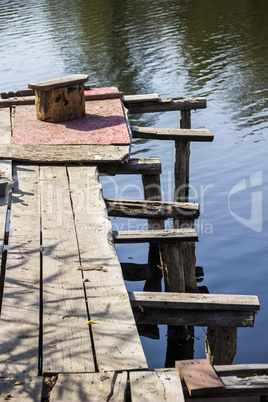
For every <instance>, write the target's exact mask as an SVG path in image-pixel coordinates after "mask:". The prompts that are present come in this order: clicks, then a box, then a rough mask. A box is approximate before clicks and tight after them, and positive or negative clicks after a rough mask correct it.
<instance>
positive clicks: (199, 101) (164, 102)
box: [124, 98, 206, 114]
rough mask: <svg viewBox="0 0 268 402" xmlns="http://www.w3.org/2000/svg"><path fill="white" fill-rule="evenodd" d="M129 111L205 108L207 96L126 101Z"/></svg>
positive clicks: (144, 111) (146, 111)
mask: <svg viewBox="0 0 268 402" xmlns="http://www.w3.org/2000/svg"><path fill="white" fill-rule="evenodd" d="M124 104H125V106H126V108H127V109H128V111H129V113H131V114H134V113H154V112H169V111H170V112H171V111H175V110H192V109H205V108H206V98H193V99H177V98H174V99H173V98H168V99H159V101H158V102H156V101H152V102H149V101H146V102H136V103H134V102H131V103H128V102H124Z"/></svg>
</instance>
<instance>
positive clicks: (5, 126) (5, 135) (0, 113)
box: [0, 107, 11, 145]
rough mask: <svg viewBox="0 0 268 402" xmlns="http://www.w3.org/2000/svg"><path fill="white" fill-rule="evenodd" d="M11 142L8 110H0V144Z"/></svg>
mask: <svg viewBox="0 0 268 402" xmlns="http://www.w3.org/2000/svg"><path fill="white" fill-rule="evenodd" d="M10 141H11V124H10V108H9V107H7V108H4V109H0V144H1V145H4V144H10Z"/></svg>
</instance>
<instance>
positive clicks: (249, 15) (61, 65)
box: [0, 0, 268, 368]
mask: <svg viewBox="0 0 268 402" xmlns="http://www.w3.org/2000/svg"><path fill="white" fill-rule="evenodd" d="M267 26H268V3H267V1H266V0H254V1H253V0H236V1H235V2H234V1H232V0H217V1H215V0H202V1H201V0H195V1H190V0H150V1H149V0H143V1H138V0H128V1H125V0H98V1H97V0H75V1H72V0H68V1H67V0H58V1H52V0H50V1H49V0H38V1H37V0H31V1H25V0H19V1H18V0H12V1H9V0H8V1H7V0H0V60H1V62H0V91H1V92H3V91H8V90H19V89H25V88H27V84H28V83H29V82H32V81H38V80H42V79H48V78H54V77H57V76H61V75H66V74H73V73H86V74H88V75H89V83H90V85H91V86H92V87H94V86H95V87H99V86H117V87H118V88H119V90H121V91H123V92H124V94H142V93H155V92H157V93H159V95H160V96H161V97H166V96H183V97H200V96H205V97H206V98H207V109H205V110H200V111H196V112H193V113H192V127H193V128H207V129H209V130H211V131H212V132H213V134H214V135H215V139H214V142H213V143H192V144H191V167H190V185H191V190H190V195H191V200H192V201H195V202H200V204H201V216H200V219H199V221H198V222H197V224H196V229H197V231H198V234H199V243H198V244H197V245H196V257H197V265H199V266H202V267H203V268H204V279H203V282H202V283H201V284H202V285H203V286H206V287H207V288H208V290H209V292H210V293H221V294H225V293H228V294H229V293H230V294H255V295H258V297H259V300H260V304H261V311H260V313H259V314H258V315H257V316H256V322H255V326H254V328H242V329H238V350H237V354H236V357H235V360H234V363H267V361H268V335H267V333H268V320H267V314H268V313H267V310H268V292H267V285H268V273H267V272H268V266H267V254H268V220H267V218H268V208H267V199H268V166H267V152H268V143H267V136H268V121H267V120H268V119H267V117H268V116H267V115H268V69H267V66H268V47H267V43H268V30H267ZM131 124H135V125H147V126H157V127H171V128H177V127H178V125H179V114H178V113H176V112H169V113H159V114H149V115H142V116H138V115H136V116H132V117H131ZM173 152H174V144H173V142H171V141H166V142H163V141H162V142H161V141H153V140H148V141H146V140H134V141H133V146H132V156H133V157H134V156H135V157H160V158H161V161H162V165H163V174H162V187H163V198H164V199H165V200H167V201H171V200H172V199H173V164H174V157H173ZM102 184H103V187H104V195H105V196H110V197H118V198H137V199H138V198H142V186H141V180H140V178H139V177H131V178H129V177H124V176H122V177H118V178H116V179H114V178H111V179H110V178H102ZM112 222H113V225H114V227H115V228H120V229H121V228H122V227H123V228H125V229H127V228H129V229H134V228H141V227H142V225H143V224H144V223H143V222H141V221H127V222H125V221H124V220H123V219H121V220H120V219H113V221H112ZM117 250H118V255H119V258H120V261H121V262H135V263H145V262H146V259H147V252H148V246H146V245H144V246H143V245H142V246H141V245H139V246H137V245H132V246H126V245H121V246H120V247H118V248H117ZM143 284H144V283H143V282H127V287H128V289H129V290H140V289H142V288H143ZM205 331H206V328H197V329H196V334H195V336H196V339H195V357H196V358H202V357H204V356H205V352H204V337H205ZM142 342H143V345H144V349H145V352H146V356H147V359H148V363H149V366H150V367H151V368H153V367H163V366H164V362H165V348H166V327H165V326H161V327H160V340H151V339H148V338H145V337H142Z"/></svg>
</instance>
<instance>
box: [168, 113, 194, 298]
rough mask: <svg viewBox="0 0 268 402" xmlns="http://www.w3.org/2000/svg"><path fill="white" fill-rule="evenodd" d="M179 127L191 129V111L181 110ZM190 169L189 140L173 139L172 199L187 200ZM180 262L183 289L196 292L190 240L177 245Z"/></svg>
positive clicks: (177, 225) (181, 223)
mask: <svg viewBox="0 0 268 402" xmlns="http://www.w3.org/2000/svg"><path fill="white" fill-rule="evenodd" d="M180 127H181V128H187V129H191V111H190V110H182V111H181V119H180ZM189 170H190V142H189V141H178V140H176V141H175V168H174V171H175V193H174V201H181V202H188V198H189ZM188 227H189V228H193V227H194V221H184V220H178V219H175V220H174V228H188ZM179 248H180V253H181V263H182V267H183V271H184V280H185V291H186V292H192V293H196V292H198V289H197V283H196V276H195V263H196V258H195V244H194V243H191V242H187V243H181V244H180V245H179Z"/></svg>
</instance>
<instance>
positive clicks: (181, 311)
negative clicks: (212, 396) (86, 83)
mask: <svg viewBox="0 0 268 402" xmlns="http://www.w3.org/2000/svg"><path fill="white" fill-rule="evenodd" d="M14 95H15V96H16V94H11V95H9V96H14ZM17 95H18V94H17ZM22 95H23V96H25V98H23V100H24V102H22V98H18V99H19V102H17V100H16V99H12V100H10V99H8V100H5V99H4V98H5V96H2V99H3V100H2V101H0V106H1V102H2V109H0V131H1V136H0V143H1V147H0V159H1V160H0V171H1V177H2V178H4V177H5V178H7V179H9V180H10V181H11V180H12V181H13V183H12V186H9V189H8V190H7V193H6V196H5V197H0V242H1V245H3V250H2V265H1V281H0V295H1V306H0V308H1V322H0V397H1V398H2V399H4V398H5V399H11V400H14V401H21V400H32V401H41V400H42V398H43V400H45V396H46V395H45V393H44V391H45V386H48V388H50V390H51V393H50V400H51V401H53V400H54V401H86V400H88V401H124V400H129V401H133V402H140V401H155V400H157V401H172V402H173V401H178V402H181V401H184V398H185V397H189V395H188V394H187V390H185V389H183V386H182V383H181V379H180V375H179V372H178V371H177V370H176V369H175V368H167V369H156V370H153V371H149V370H148V366H147V362H146V357H145V355H144V351H143V349H142V345H141V342H140V337H139V334H138V330H137V326H136V322H143V323H148V322H149V323H151V324H155V323H165V324H174V325H185V324H187V325H202V326H203V325H204V326H227V327H237V326H242V327H243V326H253V325H254V319H255V313H256V311H257V310H258V309H259V302H258V298H257V297H256V296H236V297H232V296H227V295H222V296H217V295H199V294H196V295H189V294H173V293H172V294H170V295H169V294H168V293H158V292H154V293H150V292H143V293H141V292H134V293H131V294H128V292H127V290H126V287H125V284H124V279H123V275H122V269H121V265H120V262H119V260H118V256H117V253H116V250H115V246H114V243H116V242H121V243H123V242H126V243H128V242H144V241H145V242H146V241H147V242H149V243H161V244H163V243H165V244H168V243H170V242H171V243H172V244H174V242H176V243H177V244H178V243H179V242H186V241H187V242H188V241H190V242H194V241H197V240H198V236H197V234H196V231H195V229H194V228H193V227H190V226H189V227H186V228H175V229H173V230H165V229H159V230H155V231H153V230H148V231H144V232H142V231H138V232H136V233H133V232H116V233H115V232H113V231H112V227H111V223H110V221H109V219H108V212H109V214H110V215H111V214H112V213H114V214H117V215H116V216H127V217H131V216H138V217H139V218H144V219H158V221H160V220H162V219H164V218H165V217H173V218H175V219H178V218H181V217H184V219H188V220H190V221H192V220H194V219H196V218H197V217H198V215H199V207H198V205H197V204H190V203H185V202H182V203H179V202H174V203H173V202H172V203H164V202H161V201H157V202H155V203H153V202H149V201H144V202H140V203H137V202H136V203H135V202H134V201H131V200H130V201H126V200H124V201H121V202H119V201H120V200H110V199H109V200H108V199H107V200H104V199H103V196H102V188H101V185H100V182H99V174H117V173H120V174H122V173H127V174H133V173H139V174H142V173H144V172H147V173H148V166H149V168H150V169H151V172H150V173H151V174H156V175H158V174H159V172H160V164H159V161H158V160H157V159H154V160H151V161H148V160H135V161H134V160H131V159H129V156H130V144H131V137H132V134H133V135H135V136H136V135H138V133H139V132H140V133H141V135H144V136H145V137H146V138H155V136H158V138H159V139H165V138H168V139H174V140H178V138H179V140H181V141H195V140H196V141H211V140H212V139H213V136H212V134H211V133H210V132H208V130H196V131H194V130H188V132H187V130H186V129H183V130H171V131H167V130H162V131H161V130H157V129H151V130H147V129H144V128H140V129H139V128H133V129H131V127H130V126H129V123H128V120H127V114H126V110H125V108H124V107H123V108H122V106H121V100H120V99H119V97H122V94H121V93H119V92H117V90H114V89H112V90H111V89H107V88H106V89H102V90H95V91H94V90H93V91H92V92H90V91H89V90H88V92H87V91H86V110H88V114H90V113H91V112H92V110H93V109H92V108H91V107H92V105H91V104H89V102H90V101H93V100H94V102H96V103H95V104H94V107H95V109H94V110H95V112H94V116H95V117H96V115H97V114H98V113H99V111H103V110H104V109H105V105H106V103H105V102H108V104H109V102H114V101H116V102H117V105H119V104H120V107H121V108H122V111H121V112H122V115H121V116H118V109H114V108H110V110H113V111H114V110H117V111H116V118H112V122H113V124H112V128H111V127H110V126H109V125H110V123H109V120H108V119H107V115H105V113H104V121H105V123H103V120H102V122H101V123H100V126H98V127H95V129H94V130H95V131H94V130H93V128H92V130H87V129H86V127H87V124H89V123H88V122H86V125H85V126H83V127H82V126H80V128H79V130H78V131H79V133H76V132H74V131H75V129H73V128H72V129H71V130H74V131H70V132H69V134H70V136H69V137H68V136H67V137H64V135H63V136H61V137H59V138H58V139H57V141H55V137H56V132H54V133H53V135H50V134H51V131H46V130H47V127H48V126H49V125H51V124H52V123H45V124H42V123H41V125H40V126H39V127H41V126H44V127H45V129H44V130H45V131H46V133H45V134H44V131H42V137H40V136H36V129H34V130H31V129H28V127H27V121H28V120H27V118H26V117H27V115H29V114H30V115H31V114H32V110H33V109H32V108H33V105H32V104H33V101H34V97H33V93H32V92H31V91H26V92H25V93H24V92H23V93H22ZM87 99H88V101H87ZM87 102H88V104H87ZM15 104H19V106H18V108H19V107H21V108H24V109H21V111H20V113H17V111H16V112H15V124H14V109H13V106H12V105H15ZM123 104H124V105H125V106H126V107H128V108H129V110H132V112H133V113H136V112H139V113H140V112H148V111H149V112H152V111H165V110H180V109H182V108H188V109H193V108H198V107H199V108H203V107H205V101H204V99H202V98H201V99H199V100H181V99H179V100H178V99H166V100H159V98H158V95H156V94H153V95H150V96H147V97H144V96H141V97H132V98H129V97H125V98H123ZM123 104H122V105H123ZM25 105H26V106H27V107H26V106H25ZM25 107H26V108H25ZM90 108H91V109H90ZM107 109H109V108H108V106H107ZM90 110H91V112H90ZM97 111H98V113H97ZM25 113H26V115H25ZM16 116H17V117H18V119H19V120H17V122H16ZM25 116H26V117H25ZM110 116H111V115H110ZM122 116H123V117H124V119H126V120H124V122H125V123H124V124H123V123H122ZM86 118H88V116H87V117H86ZM23 119H24V120H23ZM25 119H26V120H25ZM96 119H97V120H98V119H99V118H98V117H96ZM30 120H31V119H30ZM11 123H12V124H11ZM32 124H33V126H34V127H36V126H35V125H36V122H35V121H34V119H32ZM60 124H61V125H62V126H63V127H64V128H63V130H64V132H66V129H67V131H68V127H69V126H68V125H69V124H70V126H72V124H73V123H71V122H68V124H67V123H66V124H62V123H60ZM122 124H123V125H124V127H123V131H124V138H123V139H122V136H117V130H116V129H115V130H114V126H115V127H117V129H118V126H119V125H122ZM33 126H32V127H33ZM22 127H23V128H22ZM29 127H31V124H30V125H29ZM54 128H55V126H54V127H53V129H54ZM24 129H26V130H27V133H26V132H25V131H24ZM106 129H107V130H108V136H109V135H110V137H109V138H108V139H107V138H106V140H105V141H103V137H104V136H105V133H106V131H105V130H106ZM49 130H51V127H49ZM103 130H104V131H103ZM119 131H120V130H119ZM22 132H24V135H22V136H21V133H22ZM83 132H84V133H85V132H86V134H85V137H86V136H88V137H87V138H85V137H83V138H84V139H83V140H81V136H83V134H81V133H83ZM33 133H34V135H32V134H33ZM28 134H29V136H28ZM77 134H78V136H77ZM121 134H122V131H121ZM98 135H99V136H100V139H101V141H100V139H99V138H98ZM79 136H80V137H79ZM94 136H95V137H94ZM89 137H90V138H89ZM40 138H41V140H40ZM96 138H97V140H96ZM81 144H82V145H81ZM128 160H129V162H128ZM118 202H119V205H120V207H119V208H118ZM145 210H146V213H145ZM157 317H158V318H157ZM161 320H162V321H161ZM247 369H248V368H247ZM255 369H256V370H257V368H255ZM258 369H260V367H258ZM230 370H231V369H230ZM262 370H263V371H262V372H263V373H264V374H265V375H266V374H267V372H268V369H267V367H266V366H265V367H263V368H262ZM219 373H221V371H220V370H219ZM225 374H226V373H225ZM251 374H252V372H251ZM43 379H44V381H43ZM265 381H266V383H265V384H266V388H265V386H264V385H263V384H262V388H261V390H259V391H258V389H257V388H258V387H256V388H254V390H253V391H254V392H255V393H253V391H252V390H251V391H252V392H251V391H250V392H251V393H249V394H250V395H262V394H265V393H266V390H267V380H266V378H265ZM227 388H228V387H227V386H225V391H224V392H225V394H224V395H223V396H226V395H228V396H229V395H248V390H247V389H246V387H245V386H244V388H243V389H242V391H241V389H240V390H239V391H237V390H235V386H233V387H232V386H230V389H229V390H228V389H227ZM256 389H257V391H256ZM42 391H43V397H42Z"/></svg>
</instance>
